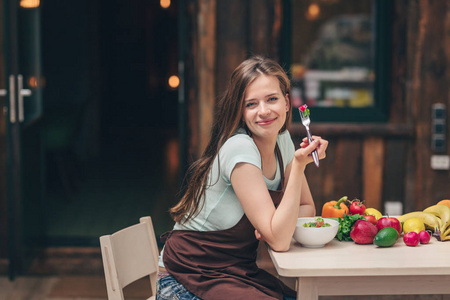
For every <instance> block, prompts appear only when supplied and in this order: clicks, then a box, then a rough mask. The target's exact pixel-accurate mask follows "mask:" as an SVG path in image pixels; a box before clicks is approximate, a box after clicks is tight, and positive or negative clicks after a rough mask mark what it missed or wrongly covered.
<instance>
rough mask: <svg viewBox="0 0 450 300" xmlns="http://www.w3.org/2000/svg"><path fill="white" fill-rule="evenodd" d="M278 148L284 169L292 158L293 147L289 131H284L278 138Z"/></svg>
mask: <svg viewBox="0 0 450 300" xmlns="http://www.w3.org/2000/svg"><path fill="white" fill-rule="evenodd" d="M277 142H278V147H280V151H281V155H282V156H283V162H284V168H286V166H287V165H288V164H290V163H291V161H292V159H293V158H294V152H295V146H294V142H293V141H292V138H291V134H290V133H289V131H287V130H286V131H284V132H283V133H282V134H280V135H279V136H278V141H277Z"/></svg>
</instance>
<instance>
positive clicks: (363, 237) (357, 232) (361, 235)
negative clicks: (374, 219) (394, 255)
mask: <svg viewBox="0 0 450 300" xmlns="http://www.w3.org/2000/svg"><path fill="white" fill-rule="evenodd" d="M377 233H378V230H377V227H376V226H375V225H373V224H372V223H370V222H369V221H366V220H358V221H356V222H355V224H354V225H353V227H352V230H351V231H350V237H351V238H352V240H354V241H355V243H357V244H372V243H373V239H374V237H375V236H376V235H377Z"/></svg>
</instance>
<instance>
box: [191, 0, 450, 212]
mask: <svg viewBox="0 0 450 300" xmlns="http://www.w3.org/2000/svg"><path fill="white" fill-rule="evenodd" d="M210 1H214V0H202V1H199V3H200V5H201V3H202V2H210ZM208 5H209V4H208ZM215 5H216V10H215V11H210V13H211V14H215V18H216V25H215V26H216V37H215V46H214V47H209V48H208V49H209V50H208V49H206V50H205V49H203V50H200V49H199V50H198V51H199V53H200V52H201V51H214V50H212V49H215V57H216V60H215V66H214V67H213V68H210V67H209V66H207V65H203V64H202V63H200V60H197V62H198V63H199V64H197V65H196V68H197V69H198V70H199V71H198V72H201V70H202V69H203V68H208V69H210V70H209V74H210V76H211V78H212V77H214V78H215V95H216V98H217V97H218V96H220V94H221V93H222V92H223V91H224V90H225V88H226V83H227V82H228V79H229V76H230V74H231V72H232V70H233V69H234V68H235V67H236V66H237V65H238V64H239V63H240V62H241V61H242V60H244V59H245V58H246V57H247V56H249V55H250V54H262V55H265V56H269V57H272V58H274V59H279V57H280V53H281V52H280V50H281V48H280V38H281V33H282V30H283V29H282V28H281V20H282V18H283V16H282V14H281V12H282V11H283V9H282V1H280V0H263V1H258V0H246V1H239V0H230V1H217V0H215ZM392 8H393V12H392V30H391V32H392V38H391V49H390V51H391V52H390V57H391V65H390V70H391V74H390V82H391V85H390V87H389V88H390V95H391V97H390V100H389V121H388V123H386V124H333V123H322V124H313V125H312V130H313V133H315V134H319V135H321V136H323V137H324V138H327V139H328V140H329V141H330V145H329V149H328V153H327V158H326V160H324V161H323V162H322V163H321V166H320V168H319V169H317V168H315V167H314V166H310V167H308V168H307V170H306V173H307V177H308V180H309V184H310V187H311V190H312V193H313V196H314V198H315V201H316V205H317V208H318V213H320V212H321V207H322V205H323V203H324V202H326V201H329V200H333V199H338V198H340V197H341V196H344V195H347V196H348V197H349V198H359V199H362V200H365V201H366V204H367V205H368V206H370V207H375V208H377V209H381V210H384V202H386V201H400V202H402V203H403V205H404V210H405V211H413V210H421V209H424V208H425V207H427V206H429V205H431V204H434V203H436V202H437V201H439V200H441V199H444V198H450V185H449V184H448V183H449V182H450V172H449V171H435V170H432V169H431V167H430V157H431V155H432V152H431V146H430V137H431V128H430V115H431V105H432V104H433V103H436V102H442V103H446V104H447V114H448V119H450V90H449V84H448V83H449V82H450V68H449V67H448V66H450V34H449V32H450V14H449V13H448V11H449V10H450V0H443V1H428V0H423V1H421V0H395V1H392ZM202 26H210V25H207V24H203V25H202ZM199 31H201V29H199ZM192 48H195V46H193V47H192ZM194 56H195V54H194ZM212 70H214V71H212ZM198 78H199V77H198ZM198 86H199V85H198ZM204 92H205V91H202V90H200V89H197V90H196V93H198V94H199V97H198V98H199V99H204V97H203V98H202V97H201V94H202V93H204ZM206 93H209V95H210V91H207V92H206ZM208 97H209V96H208ZM208 99H209V100H211V98H208ZM197 117H198V118H199V120H202V119H203V120H206V119H207V118H208V116H203V115H202V114H197ZM208 122H209V121H208ZM208 122H205V123H204V124H207V123H208ZM449 123H450V122H448V123H447V124H449ZM204 126H206V125H204ZM449 127H450V125H449V126H448V127H447V132H450V128H449ZM290 131H291V134H292V136H293V138H294V141H300V139H301V138H302V137H303V136H304V135H305V132H304V129H303V128H302V126H300V125H299V124H293V125H292V127H291V130H290ZM199 132H200V131H199ZM191 141H194V140H193V139H191ZM194 144H195V142H194V143H191V146H192V145H194ZM193 148H194V147H191V149H193ZM447 149H450V142H449V141H447ZM196 150H197V152H195V153H194V152H191V157H192V158H196V157H198V156H199V155H200V152H201V151H200V150H201V147H200V148H197V149H196ZM448 152H449V150H448V151H447V154H448Z"/></svg>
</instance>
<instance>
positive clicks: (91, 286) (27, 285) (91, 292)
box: [0, 276, 151, 300]
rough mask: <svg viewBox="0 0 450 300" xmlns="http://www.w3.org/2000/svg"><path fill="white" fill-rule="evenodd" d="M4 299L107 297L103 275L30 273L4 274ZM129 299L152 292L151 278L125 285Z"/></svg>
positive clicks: (1, 299)
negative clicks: (11, 277)
mask: <svg viewBox="0 0 450 300" xmlns="http://www.w3.org/2000/svg"><path fill="white" fill-rule="evenodd" d="M0 291H1V292H0V300H107V299H108V298H107V294H106V285H105V281H104V278H103V277H97V276H69V277H64V276H63V277H58V276H48V277H46V276H34V277H32V276H27V277H19V278H16V279H15V280H14V281H13V282H11V281H10V280H9V279H8V278H6V277H0ZM124 295H125V297H126V299H127V300H128V299H130V300H144V299H147V298H148V297H149V296H151V293H150V285H149V282H148V281H147V280H145V281H144V280H139V281H138V282H136V283H133V284H132V285H130V286H128V287H126V288H125V289H124Z"/></svg>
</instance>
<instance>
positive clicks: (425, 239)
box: [419, 230, 431, 244]
mask: <svg viewBox="0 0 450 300" xmlns="http://www.w3.org/2000/svg"><path fill="white" fill-rule="evenodd" d="M430 238H431V237H430V234H429V233H428V232H427V231H425V230H422V231H421V232H419V240H420V243H421V244H428V243H429V242H430Z"/></svg>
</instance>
